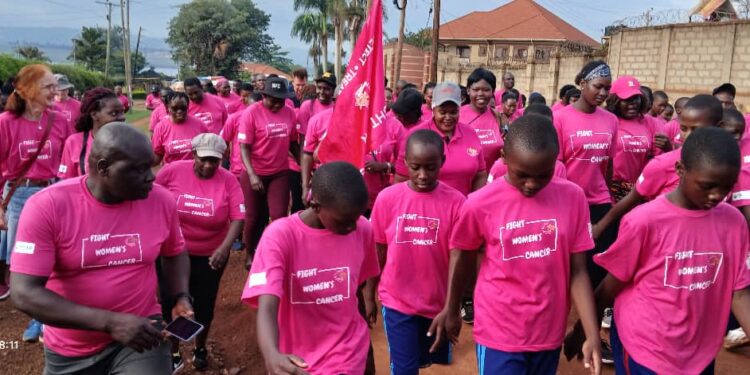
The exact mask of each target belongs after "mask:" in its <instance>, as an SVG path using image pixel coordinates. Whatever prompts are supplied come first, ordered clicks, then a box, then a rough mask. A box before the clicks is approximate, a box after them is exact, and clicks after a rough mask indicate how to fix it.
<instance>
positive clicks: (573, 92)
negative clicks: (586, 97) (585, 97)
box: [565, 87, 581, 101]
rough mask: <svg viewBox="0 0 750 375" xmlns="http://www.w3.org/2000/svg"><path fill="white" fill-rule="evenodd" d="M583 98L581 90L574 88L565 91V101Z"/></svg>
mask: <svg viewBox="0 0 750 375" xmlns="http://www.w3.org/2000/svg"><path fill="white" fill-rule="evenodd" d="M580 97H581V90H579V89H577V88H575V87H574V88H572V89H570V90H568V91H565V99H566V100H568V101H569V100H570V98H580Z"/></svg>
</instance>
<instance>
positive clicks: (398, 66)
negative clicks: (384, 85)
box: [393, 0, 407, 85]
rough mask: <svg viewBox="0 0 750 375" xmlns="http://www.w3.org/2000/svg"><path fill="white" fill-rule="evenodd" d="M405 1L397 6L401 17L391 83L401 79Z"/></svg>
mask: <svg viewBox="0 0 750 375" xmlns="http://www.w3.org/2000/svg"><path fill="white" fill-rule="evenodd" d="M406 1H407V0H401V5H400V6H398V5H397V7H398V9H399V10H400V11H401V19H400V22H399V24H398V42H397V43H396V58H395V60H396V61H395V64H396V66H395V67H394V69H393V72H394V77H393V84H394V85H395V84H396V82H398V81H399V80H400V79H401V57H402V53H403V50H404V22H405V20H406Z"/></svg>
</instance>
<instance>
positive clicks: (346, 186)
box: [312, 161, 369, 208]
mask: <svg viewBox="0 0 750 375" xmlns="http://www.w3.org/2000/svg"><path fill="white" fill-rule="evenodd" d="M312 193H313V196H314V197H315V199H316V200H317V201H318V203H320V205H321V206H323V207H331V208H333V207H335V208H348V207H362V208H365V206H367V202H368V200H369V195H368V193H367V186H365V180H364V179H363V178H362V174H361V173H360V172H359V170H358V169H357V168H356V167H355V166H353V165H351V164H349V163H347V162H343V161H335V162H331V163H326V164H323V165H322V166H320V168H318V169H317V170H316V171H315V175H313V179H312Z"/></svg>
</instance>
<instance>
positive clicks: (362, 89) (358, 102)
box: [354, 82, 370, 109]
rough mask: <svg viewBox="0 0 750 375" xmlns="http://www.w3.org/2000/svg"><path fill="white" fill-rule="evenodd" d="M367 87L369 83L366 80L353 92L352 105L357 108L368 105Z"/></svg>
mask: <svg viewBox="0 0 750 375" xmlns="http://www.w3.org/2000/svg"><path fill="white" fill-rule="evenodd" d="M369 88H370V84H369V83H368V82H363V83H362V85H360V86H359V88H358V89H357V91H356V92H355V93H354V105H355V106H356V107H357V108H359V109H362V108H367V107H368V106H369V105H370V94H368V93H367V91H368V90H369Z"/></svg>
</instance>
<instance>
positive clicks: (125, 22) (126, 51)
mask: <svg viewBox="0 0 750 375" xmlns="http://www.w3.org/2000/svg"><path fill="white" fill-rule="evenodd" d="M120 14H121V15H122V44H123V46H122V52H123V57H124V59H125V86H126V87H127V89H128V99H129V100H130V101H131V102H132V101H133V92H132V91H133V90H132V84H133V76H132V73H133V71H132V70H131V67H130V61H131V60H130V1H129V0H120Z"/></svg>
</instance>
